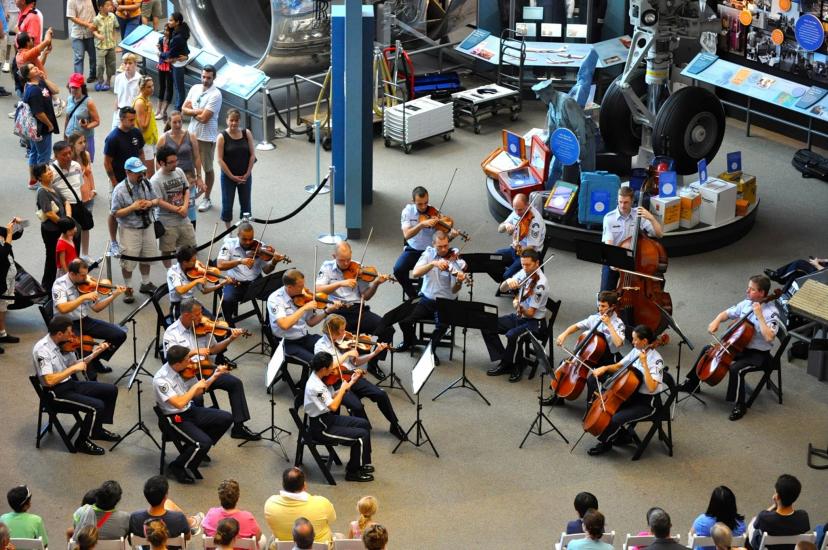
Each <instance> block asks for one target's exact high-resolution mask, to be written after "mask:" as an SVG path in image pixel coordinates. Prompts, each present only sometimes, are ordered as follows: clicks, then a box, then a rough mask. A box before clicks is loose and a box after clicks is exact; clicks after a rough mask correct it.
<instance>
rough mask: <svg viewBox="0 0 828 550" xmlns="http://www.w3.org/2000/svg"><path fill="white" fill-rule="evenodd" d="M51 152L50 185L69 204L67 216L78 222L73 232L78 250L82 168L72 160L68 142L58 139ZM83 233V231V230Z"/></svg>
mask: <svg viewBox="0 0 828 550" xmlns="http://www.w3.org/2000/svg"><path fill="white" fill-rule="evenodd" d="M52 152H53V153H54V155H55V160H54V161H53V162H52V163H51V164H50V165H49V169H50V170H51V171H52V172H53V173H52V187H54V188H55V190H56V191H57V192H58V193H59V194H60V196H61V197H63V198H64V199H66V201H67V202H68V203H69V205H70V206H71V211H72V214H71V215H70V216H69V217H70V218H72V219H73V220H74V221H75V222H78V231H77V233H76V234H75V237H74V240H75V249H76V250H80V244H81V235H80V233H81V228H80V217H79V212H80V208H79V204H80V202H82V200H83V199H81V187H82V186H83V170H82V169H81V166H80V164H78V163H77V162H75V161H73V160H72V148H71V147H70V146H69V142H66V141H62V140H61V141H58V142H57V143H55V145H54V147H52ZM84 233H85V231H84Z"/></svg>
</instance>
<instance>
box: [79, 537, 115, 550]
mask: <svg viewBox="0 0 828 550" xmlns="http://www.w3.org/2000/svg"><path fill="white" fill-rule="evenodd" d="M77 544H78V543H77V541H76V540H75V539H69V544H68V545H67V550H74V548H75V546H76V545H77ZM95 550H126V546H125V541H124V537H121V538H117V539H110V540H103V539H99V540H98V542H97V544H95Z"/></svg>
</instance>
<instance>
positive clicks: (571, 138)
mask: <svg viewBox="0 0 828 550" xmlns="http://www.w3.org/2000/svg"><path fill="white" fill-rule="evenodd" d="M549 143H550V145H551V148H552V154H554V155H555V158H557V159H558V160H559V161H560V162H561V163H562V164H563V165H564V166H571V165H573V164H575V163H576V162H578V159H579V158H581V144H580V143H578V137H577V136H576V135H575V133H574V132H573V131H572V130H570V129H569V128H558V129H557V130H555V131H554V132H552V137H551V138H550V140H549Z"/></svg>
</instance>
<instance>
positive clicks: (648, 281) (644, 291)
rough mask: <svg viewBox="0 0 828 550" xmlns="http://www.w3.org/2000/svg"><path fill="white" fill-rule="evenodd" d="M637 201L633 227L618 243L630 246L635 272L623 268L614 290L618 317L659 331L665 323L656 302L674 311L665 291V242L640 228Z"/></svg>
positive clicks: (665, 308) (668, 311)
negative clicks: (627, 235)
mask: <svg viewBox="0 0 828 550" xmlns="http://www.w3.org/2000/svg"><path fill="white" fill-rule="evenodd" d="M643 193H644V189H643V188H642V190H641V194H643ZM641 194H639V205H640V197H641ZM639 205H636V212H635V216H636V218H635V231H634V232H633V234H632V235H631V236H630V237H627V238H626V239H624V240H623V241H622V242H621V244H620V245H619V246H621V247H623V248H629V249H630V250H632V254H633V258H634V259H635V273H630V272H626V271H624V272H622V273H621V276H620V277H619V278H618V286H617V287H616V289H615V290H616V292H617V293H618V307H619V308H620V311H621V312H623V313H622V315H621V318H622V319H624V321H625V322H626V321H628V320H629V321H630V322H629V323H628V324H631V325H632V326H635V325H647V326H648V327H650V328H651V329H652V330H653V333H654V334H656V335H658V334H661V333H662V332H664V330H665V329H666V328H667V326H668V324H667V320H666V319H665V318H664V316H663V315H662V313H661V309H659V306H660V307H661V308H662V309H664V311H666V312H667V313H672V312H673V299H672V298H671V297H670V294H669V293H668V292H665V291H664V277H663V275H664V273H665V272H666V271H667V251H666V250H665V249H664V245H662V244H661V243H660V242H658V241H657V240H655V239H652V238H650V237H648V236H647V235H646V234H645V233H644V232H643V231H642V230H641V214H639V213H638V208H637V206H639Z"/></svg>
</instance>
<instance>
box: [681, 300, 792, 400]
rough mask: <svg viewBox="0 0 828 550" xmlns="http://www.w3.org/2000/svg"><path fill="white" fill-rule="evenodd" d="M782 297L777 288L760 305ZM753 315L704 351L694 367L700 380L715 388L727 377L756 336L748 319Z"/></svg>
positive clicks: (740, 319)
mask: <svg viewBox="0 0 828 550" xmlns="http://www.w3.org/2000/svg"><path fill="white" fill-rule="evenodd" d="M781 295H782V290H781V289H778V288H777V289H776V290H774V291H773V292H772V293H771V294H769V295H768V296H766V297H765V299H764V300H762V301H761V302H759V303H761V304H765V303H767V302H772V301H774V300H776V299H777V298H779V297H780V296H781ZM751 315H754V312H753V310H751V312H750V313H748V314H746V315H743V316H742V317H740V318H739V319H737V320H736V321H734V322H733V324H731V325H730V327H728V329H727V332H725V333H724V336H722V337H721V339H718V341H717V342H716V344H715V345H711V346H707V347H706V348H705V349H704V351H702V353H701V355H700V356H699V358H698V360H697V361H696V366H695V367H694V368H695V369H696V374H697V375H698V377H699V380H701V381H702V382H705V383H707V384H708V385H710V386H715V385H716V384H718V383H719V382H721V381H722V379H724V377H725V376H727V373H728V372H730V365H731V363H733V359H734V357H735V356H736V355H737V354H739V353H741V352H743V351H744V350H745V348H747V346H748V344H749V343H750V341H751V339H753V336H754V334H756V328H755V327H754V326H753V323H749V322H748V317H750V316H751Z"/></svg>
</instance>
